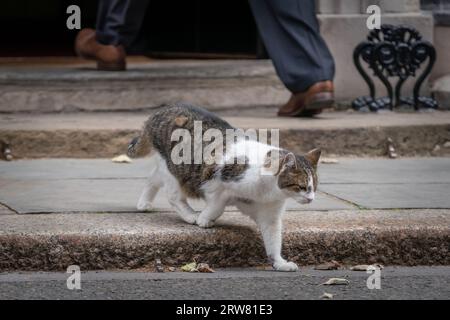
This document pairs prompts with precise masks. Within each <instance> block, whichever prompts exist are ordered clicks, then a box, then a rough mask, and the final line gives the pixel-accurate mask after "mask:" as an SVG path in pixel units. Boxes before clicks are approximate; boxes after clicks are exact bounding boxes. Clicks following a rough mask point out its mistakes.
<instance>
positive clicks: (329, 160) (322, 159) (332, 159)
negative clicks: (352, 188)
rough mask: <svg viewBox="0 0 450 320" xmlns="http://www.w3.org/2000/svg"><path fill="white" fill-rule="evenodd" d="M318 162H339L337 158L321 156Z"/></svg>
mask: <svg viewBox="0 0 450 320" xmlns="http://www.w3.org/2000/svg"><path fill="white" fill-rule="evenodd" d="M320 163H323V164H337V163H339V160H338V159H335V158H321V159H320Z"/></svg>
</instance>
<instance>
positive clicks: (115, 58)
mask: <svg viewBox="0 0 450 320" xmlns="http://www.w3.org/2000/svg"><path fill="white" fill-rule="evenodd" d="M147 5H148V0H100V1H99V7H98V14H97V26H96V30H94V29H83V30H81V31H80V32H79V33H78V35H77V38H76V39H75V51H76V52H77V54H78V55H79V56H81V57H82V58H86V59H93V60H95V61H97V68H98V69H99V70H110V71H119V70H125V69H126V52H125V48H126V47H127V46H129V45H131V43H132V42H133V41H134V39H135V38H136V36H137V35H138V33H139V29H140V27H141V24H142V21H143V19H144V16H145V12H146V8H147Z"/></svg>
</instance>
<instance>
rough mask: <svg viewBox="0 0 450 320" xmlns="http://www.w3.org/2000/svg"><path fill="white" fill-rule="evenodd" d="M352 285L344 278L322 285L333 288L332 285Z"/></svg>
mask: <svg viewBox="0 0 450 320" xmlns="http://www.w3.org/2000/svg"><path fill="white" fill-rule="evenodd" d="M348 284H350V281H348V280H347V279H342V278H330V279H328V281H327V282H324V283H322V285H325V286H332V285H348Z"/></svg>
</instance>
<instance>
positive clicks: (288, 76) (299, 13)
mask: <svg viewBox="0 0 450 320" xmlns="http://www.w3.org/2000/svg"><path fill="white" fill-rule="evenodd" d="M249 1H250V6H251V8H252V11H253V15H254V17H255V20H256V24H257V26H258V29H259V31H260V34H261V37H262V39H263V41H264V44H265V46H266V48H267V52H268V54H269V56H270V58H271V59H272V61H273V63H274V65H275V68H276V70H277V73H278V75H279V77H280V79H281V81H282V82H283V83H284V84H285V86H286V87H287V88H288V89H289V90H290V91H291V92H293V93H297V92H304V91H305V90H307V89H308V88H309V87H310V86H312V85H313V84H315V83H317V82H320V81H325V80H332V79H333V77H334V60H333V57H332V55H331V53H330V51H329V49H328V47H327V45H326V43H325V41H324V40H323V38H322V37H321V36H320V33H319V24H318V21H317V18H316V14H315V1H314V0H283V1H279V0H249Z"/></svg>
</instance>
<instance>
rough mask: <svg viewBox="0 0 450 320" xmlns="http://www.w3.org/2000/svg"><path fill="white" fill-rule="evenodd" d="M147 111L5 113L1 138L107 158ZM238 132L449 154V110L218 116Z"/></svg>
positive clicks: (33, 149)
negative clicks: (251, 130) (268, 132)
mask: <svg viewBox="0 0 450 320" xmlns="http://www.w3.org/2000/svg"><path fill="white" fill-rule="evenodd" d="M148 114H149V113H148V112H145V113H135V112H133V113H126V112H108V113H102V112H93V113H61V114H2V115H0V137H1V140H4V141H5V142H8V143H9V144H10V147H11V150H12V153H13V155H14V156H15V157H16V158H53V157H56V158H58V157H65V158H105V157H112V156H114V155H117V154H122V153H125V152H126V149H127V146H128V143H129V142H130V140H131V139H132V138H134V137H135V136H137V135H138V133H139V130H140V128H141V126H142V124H143V123H144V121H145V119H146V118H147V117H148ZM218 114H219V115H221V116H223V117H224V118H225V119H226V120H228V121H229V122H230V123H231V124H232V125H234V126H235V127H238V128H265V129H280V145H281V146H283V147H286V148H288V149H291V150H292V151H295V152H304V151H307V150H309V149H312V148H314V147H321V148H322V149H323V151H324V154H325V155H327V156H332V155H340V156H359V157H362V156H386V150H387V139H388V138H391V139H392V140H393V143H394V147H395V149H396V152H397V154H398V155H399V156H430V155H431V156H434V155H436V156H445V155H449V154H450V142H449V141H450V112H446V111H434V112H422V113H415V112H411V113H397V112H382V113H378V114H372V113H370V114H362V113H356V112H351V111H347V112H324V113H323V114H321V115H320V116H319V117H317V118H315V119H306V118H279V117H274V116H273V114H274V112H273V110H267V109H262V110H260V111H259V113H258V116H257V117H256V116H251V115H252V114H254V111H251V112H249V113H245V112H242V114H241V115H240V116H236V115H235V114H234V113H233V112H231V113H230V111H229V110H228V111H226V112H218Z"/></svg>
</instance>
